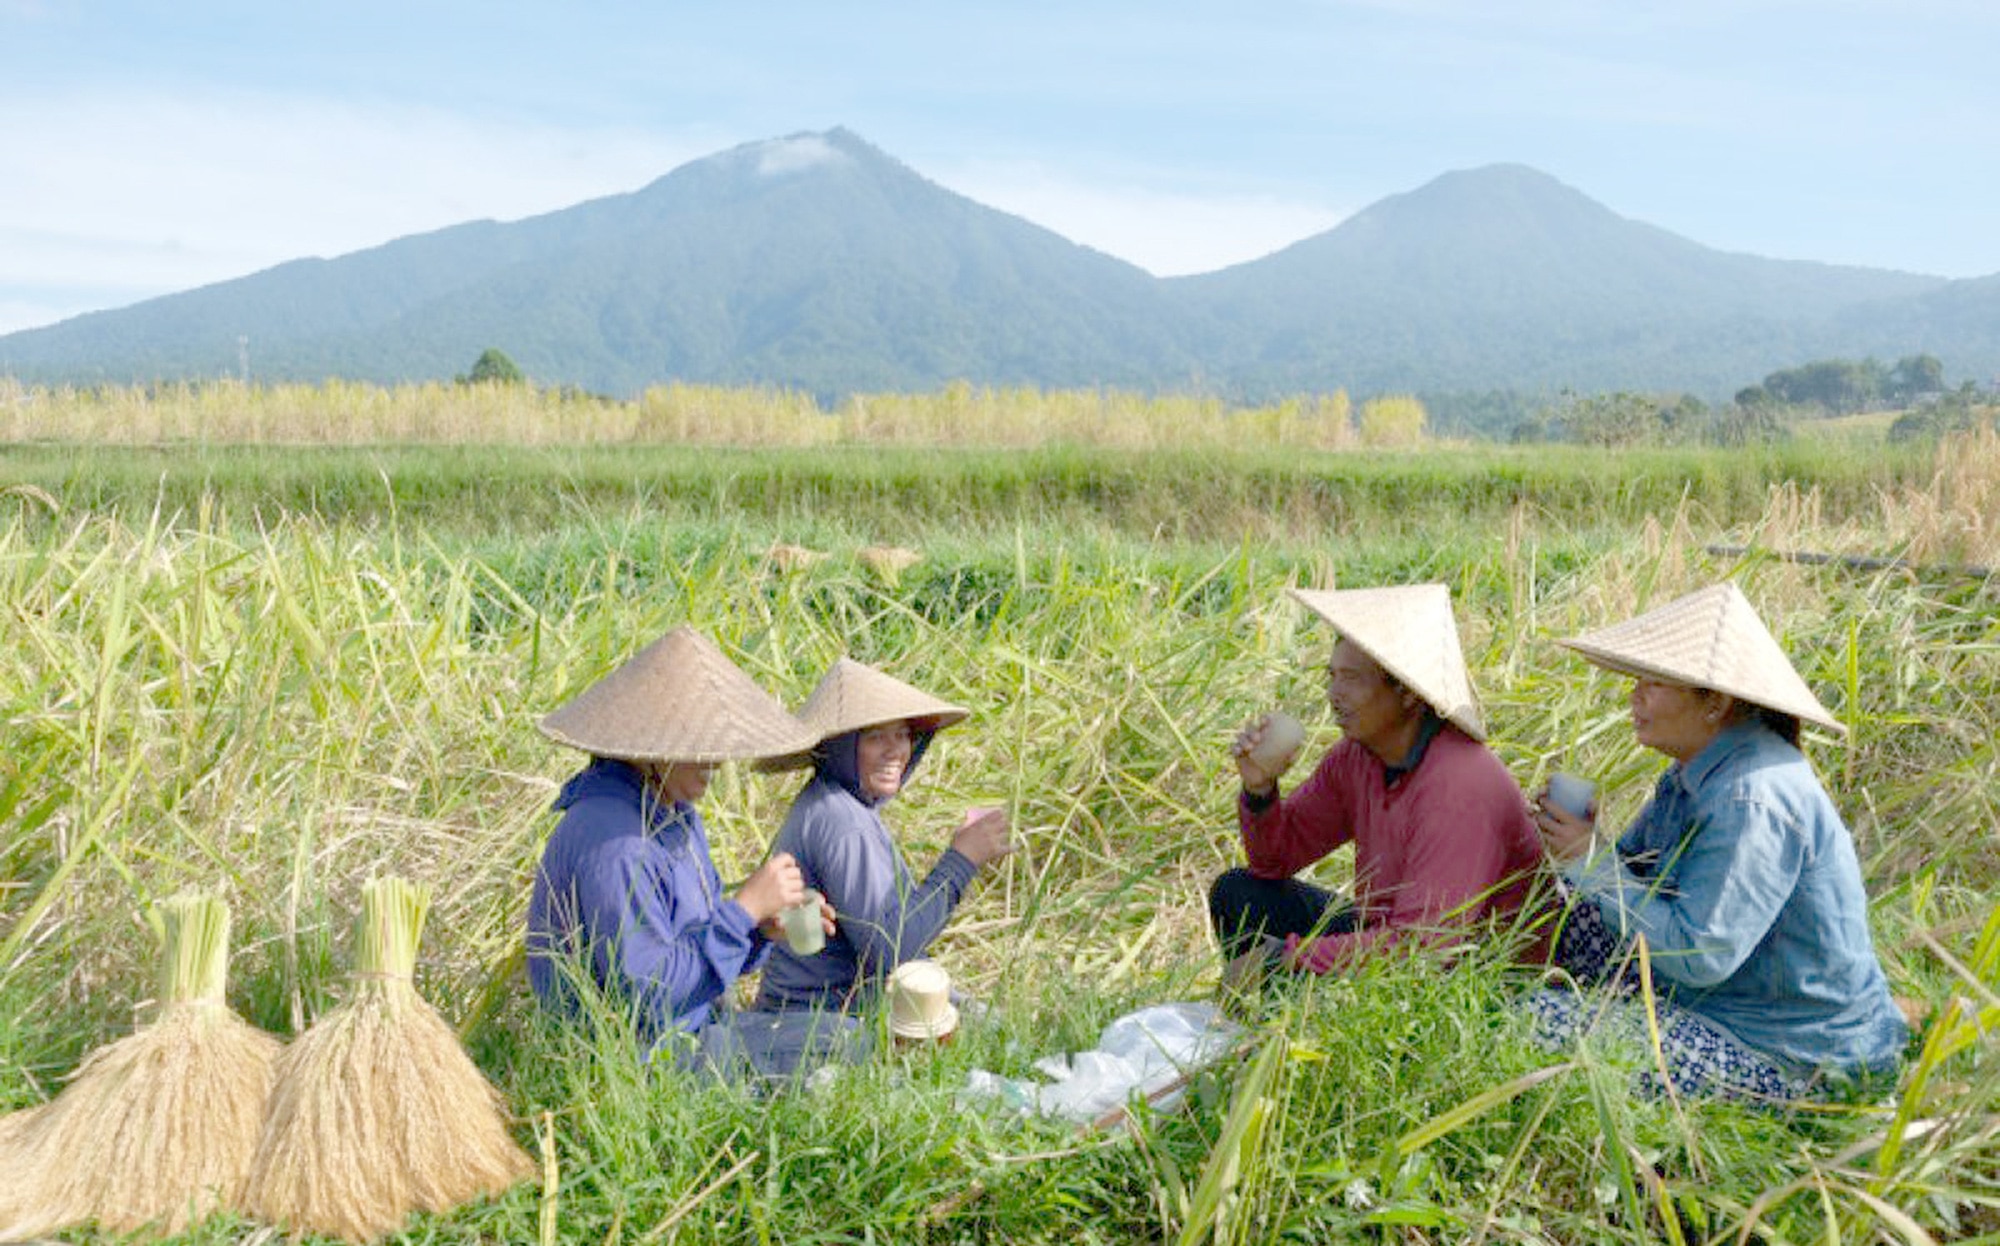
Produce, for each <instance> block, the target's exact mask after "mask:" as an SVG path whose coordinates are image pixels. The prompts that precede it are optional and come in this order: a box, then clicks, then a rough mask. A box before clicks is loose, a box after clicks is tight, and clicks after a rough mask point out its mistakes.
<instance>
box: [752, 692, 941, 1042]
mask: <svg viewBox="0 0 2000 1246" xmlns="http://www.w3.org/2000/svg"><path fill="white" fill-rule="evenodd" d="M933 734H935V733H933V732H918V733H917V735H916V737H915V738H914V739H913V740H912V741H911V747H910V761H909V764H908V765H906V766H905V767H903V779H904V781H905V782H908V781H909V777H910V775H911V774H912V773H913V772H915V770H916V768H917V763H918V762H919V761H921V760H922V759H923V755H924V752H925V750H926V749H927V748H929V747H930V742H931V737H932V735H933ZM860 742H861V735H860V733H859V732H849V733H847V734H846V735H840V736H835V737H834V738H833V739H831V740H828V741H827V742H826V743H825V744H824V745H823V746H822V747H821V749H820V751H819V753H818V754H817V756H816V759H815V762H814V772H813V778H812V781H811V782H810V783H808V784H806V786H805V790H804V791H801V792H800V793H799V794H798V797H797V798H796V799H795V800H793V801H792V808H791V812H790V813H789V814H787V815H786V817H785V824H784V826H783V827H782V828H781V829H780V830H779V831H778V839H777V842H776V843H774V844H772V845H771V851H773V852H789V853H791V854H792V855H793V856H794V857H796V858H797V859H798V863H799V869H800V871H801V872H802V873H803V874H804V875H805V881H806V886H808V887H813V888H816V889H818V891H819V892H820V894H821V895H823V896H825V897H826V898H827V901H828V902H829V903H830V904H832V905H833V909H834V912H835V914H836V915H837V920H836V928H835V931H834V934H833V935H832V937H830V938H828V939H827V941H826V948H825V949H824V950H823V951H821V952H820V953H819V954H818V955H817V956H794V955H792V953H791V951H790V949H788V948H786V947H784V946H783V945H779V946H777V947H774V948H773V949H772V951H771V960H770V964H769V966H768V967H767V968H766V969H765V970H764V980H763V984H762V987H761V989H760V990H759V992H758V995H757V1007H758V1008H760V1009H794V1008H815V1007H821V1008H829V1009H837V1008H841V1007H843V1006H845V1005H846V1004H847V1003H848V1002H849V1001H850V1000H851V999H854V998H855V997H856V996H858V995H861V994H864V993H865V992H868V991H872V990H873V989H874V988H875V987H876V986H877V985H879V984H880V983H881V982H882V981H883V980H884V979H885V978H887V977H888V976H889V973H890V971H891V970H893V969H895V967H896V966H897V965H899V964H901V963H902V962H904V961H906V960H913V959H915V958H917V957H919V956H922V955H923V954H924V949H925V948H927V947H929V946H930V942H931V940H932V939H934V938H936V937H937V935H938V932H939V931H940V930H943V929H944V924H945V922H946V921H948V920H950V918H951V913H952V910H953V909H954V908H956V907H957V906H958V902H959V900H960V898H961V897H963V896H964V894H965V891H966V889H967V888H968V887H970V886H971V885H972V876H973V874H974V872H975V871H976V869H977V867H976V866H974V865H973V864H972V862H971V860H970V859H969V858H967V857H966V856H965V855H964V854H963V853H961V852H959V851H958V850H957V849H955V848H947V849H945V852H944V855H943V856H940V857H939V858H938V861H937V864H936V865H935V866H933V867H932V868H931V872H930V874H929V875H928V876H927V877H926V878H925V879H924V881H923V882H922V883H921V884H919V883H916V882H915V881H914V878H913V876H912V875H911V873H910V867H909V866H908V865H907V864H906V863H905V862H904V860H903V854H902V853H901V852H899V851H897V849H896V844H895V841H894V840H892V839H891V838H890V837H889V828H888V827H886V826H884V825H883V824H882V816H881V814H880V812H879V810H880V808H881V806H882V805H883V804H884V803H886V802H887V800H888V798H887V797H871V796H869V795H867V794H866V793H865V792H864V791H863V790H862V787H861V777H860V776H861V771H860V764H859V755H860Z"/></svg>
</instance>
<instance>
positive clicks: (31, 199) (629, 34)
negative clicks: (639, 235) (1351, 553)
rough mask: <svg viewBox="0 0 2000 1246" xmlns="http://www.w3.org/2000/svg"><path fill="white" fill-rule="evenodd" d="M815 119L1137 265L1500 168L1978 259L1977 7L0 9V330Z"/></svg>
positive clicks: (1782, 249) (1997, 74)
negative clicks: (1509, 165)
mask: <svg viewBox="0 0 2000 1246" xmlns="http://www.w3.org/2000/svg"><path fill="white" fill-rule="evenodd" d="M836 125H845V126H847V127H849V128H850V129H852V130H854V131H856V132H857V133H859V134H860V135H862V136H863V137H864V138H866V139H868V140H869V141H871V142H873V143H875V144H876V145H877V146H879V147H881V148H883V149H884V150H885V151H887V152H888V153H889V154H890V155H892V156H895V157H896V158H898V159H900V160H902V161H903V162H904V163H906V164H908V165H910V166H911V167H913V168H914V169H916V170H917V171H918V172H919V173H921V174H923V175H925V176H926V177H929V178H931V179H932V180H934V181H937V182H940V183H942V184H943V185H945V186H948V187H950V188H952V189H953V190H957V191H959V192H961V193H964V194H967V195H970V196H971V197H973V198H975V199H978V200H980V201H981V202H983V203H986V204H989V205H991V206H993V207H997V208H1001V209H1003V210H1005V211H1010V212H1014V213H1017V214H1019V215H1021V216H1025V217H1027V218H1029V219H1030V220H1033V221H1035V222H1037V223H1039V224H1042V225H1045V226H1048V227H1049V228H1051V229H1054V230H1056V231H1057V232H1059V233H1061V234H1063V235H1065V236H1067V237H1069V238H1072V239H1074V240H1076V241H1078V242H1082V243H1085V244H1087V245H1090V246H1093V247H1096V248H1098V249H1099V250H1102V251H1106V252H1109V253H1111V254H1113V255H1117V256H1119V257H1121V258H1123V259H1127V260H1130V261H1132V262H1133V263H1136V264H1139V265H1140V266H1142V267H1144V268H1147V269H1149V270H1151V271H1153V272H1156V273H1160V274H1163V275H1164V274H1176V273H1186V272H1197V271H1204V270H1208V269H1213V268H1219V267H1223V266H1225V265H1228V264H1232V263H1238V262H1241V261H1243V260H1247V259H1253V258H1256V257H1257V256H1260V255H1265V254H1268V253H1270V252H1272V251H1274V250H1277V249H1279V248H1280V247H1282V246H1284V245H1286V244H1288V243H1291V242H1294V241H1297V240H1298V239H1300V238H1303V237H1306V236H1308V235H1311V234H1314V233H1317V232H1320V231H1321V230H1325V229H1328V228H1331V227H1333V226H1334V225H1336V224H1338V223H1339V222H1340V221H1341V220H1342V219H1343V218H1345V217H1346V216H1348V215H1349V214H1351V213H1353V212H1355V211H1357V210H1359V209H1360V208H1363V207H1365V206H1367V205H1368V204H1369V203H1372V202H1374V201H1375V200H1377V199H1380V198H1382V197H1384V196H1387V195H1391V194H1396V193H1399V192H1402V191H1406V190H1410V189H1413V188H1415V187H1417V186H1419V185H1421V184H1423V183H1424V182H1426V181H1428V180H1430V179H1431V178H1433V177H1435V176H1437V175H1438V174H1440V173H1444V172H1447V171H1449V170H1452V169H1462V168H1471V167H1476V166H1479V165H1485V164H1492V163H1497V162H1518V163H1523V164H1529V165H1533V166H1534V167H1536V168H1539V169H1541V170H1543V171H1544V172H1547V173H1550V174H1553V175H1554V176H1556V177H1557V178H1560V179H1561V180H1562V181H1564V182H1567V183H1568V184H1570V185H1571V186H1574V187H1576V188H1577V189H1578V190H1581V191H1583V192H1584V193H1585V194H1587V195H1590V196H1591V197H1592V198H1594V199H1596V200H1598V201H1599V202H1601V203H1603V204H1605V205H1606V206H1608V207H1610V208H1611V209H1613V210H1614V211H1617V212H1619V213H1621V214H1623V215H1626V216H1629V217H1634V218H1636V219H1639V220H1643V221H1647V222H1649V223H1651V224H1654V225H1658V226H1660V227H1662V228H1665V229H1668V230H1671V231H1673V232H1675V233H1678V234H1681V235H1683V236H1686V237H1688V238H1692V239H1694V240H1695V241H1697V242H1701V243H1704V244H1706V245H1709V246H1713V247H1718V248H1721V249H1724V250H1730V251H1747V252H1753V253H1756V254H1760V255H1770V256H1777V257H1782V258H1788V259H1809V260H1820V261H1824V262H1828V263H1845V264H1864V265H1870V266H1875V267H1885V268H1899V269H1905V270H1910V271H1916V272H1927V273H1935V274H1939V275H1943V276H1950V277H1971V276H1981V275H1986V274H1990V273H1996V272H2000V157H1996V153H2000V4H1994V3H1992V2H1991V0H1902V2H1900V3H1894V4H1891V3H1881V2H1876V0H1866V2H1863V0H1821V2H1820V3H1811V4H1807V3H1778V2H1775V0H1733V2H1723V0H1677V2H1666V3H1653V2H1649V0H1607V2H1605V3H1574V2H1571V0H1539V2H1537V3H1532V4H1517V3H1510V2H1508V0H1372V2H1363V3H1351V2H1345V0H1324V2H1319V3H1311V2H1307V0H1270V2H1265V3H1260V2H1259V0H1233V2H1230V3H1191V2H1176V0H1151V2H1148V3H1137V2H1129V0H1119V2H1116V3H1098V4H1092V3H1088V2H1087V0H1072V2H1070V3H1062V4H1055V3H1041V2H1039V0H1032V2H1028V3H1012V4H984V5H969V4H959V3H946V2H938V3H930V4H917V3H905V4H880V3H865V2H852V0H844V2H839V3H825V2H819V3H775V4H774V3H754V2H751V0H743V2H740V3H736V4H724V3H716V2H713V0H703V2H700V3H683V4H673V3H663V2H654V3H599V4H585V3H572V4H565V5H556V4H526V3H505V2H493V0H489V2H487V3H481V4H463V3H456V2H450V0H447V2H442V3H424V2H423V0H414V2H408V3H403V4H382V3H377V2H376V0H348V2H347V3H343V4H340V5H328V4H317V3H310V2H300V3H285V2H283V0H260V2H259V3H255V4H250V3H243V4H238V3H204V2H203V0H186V2H184V3H182V4H179V5H162V4H140V3H84V2H79V3H71V2H66V0H0V332H7V331H11V330H14V329H20V328H26V327H30V326H33V325H38V324H46V323H51V322H54V321H56V320H59V319H62V318H64V317H67V316H71V315H75V314H78V313H80V312H84V311H90V310H96V309H101V308H107V307H120V306H125V305H128V304H130V303H133V302H136V301H138V300H140V299H144V298H148V297H152V296H154V295H158V294H164V293H170V292H172V291H176V290H184V289H190V288H193V287H195V286H199V285H205V284H208V283H210V282H213V281H220V280H224V279H226V278H229V277H235V276H241V275H243V274H245V273H249V272H254V271H256V270H258V269H261V268H266V267H269V266H270V265H272V264H276V263H281V262H283V261H285V260H288V259H295V258H299V257H301V256H308V255H319V256H333V255H339V254H344V253H346V252H349V251H354V250H358V249H361V248H363V247H368V246H372V245H375V244H377V243H381V242H385V241H388V240H389V239H391V238H395V237H399V236H402V235H404V234H409V233H415V232H419V231H423V230H428V229H435V228H439V227H441V226H445V225H449V224H454V223H457V222H459V221H463V220H469V219H474V218H482V217H489V218H494V219H498V220H514V219H519V218H521V217H524V216H531V215H534V214H536V213H540V212H546V211H551V210H554V209H557V208H562V207H567V206H569V205H571V204H573V203H577V202H580V201H582V200H584V199H588V198H593V197H596V196H599V195H604V194H612V193H618V192H623V191H628V190H634V189H637V188H638V187H640V186H643V185H645V184H646V183H648V182H650V181H652V180H653V179H654V178H656V177H658V176H660V175H661V174H664V173H666V172H667V171H668V170H670V169H672V168H673V167H675V166H676V165H679V164H682V163H684V162H686V161H688V160H692V159H697V158H699V157H701V156H704V155H708V154H712V153H714V152H716V151H719V150H722V149H724V148H727V147H731V146H734V145H736V144H738V143H743V142H750V141H754V140H758V139H764V138H771V137H776V136H779V135H784V134H791V133H795V132H799V131H805V130H825V129H828V128H831V127H833V126H836Z"/></svg>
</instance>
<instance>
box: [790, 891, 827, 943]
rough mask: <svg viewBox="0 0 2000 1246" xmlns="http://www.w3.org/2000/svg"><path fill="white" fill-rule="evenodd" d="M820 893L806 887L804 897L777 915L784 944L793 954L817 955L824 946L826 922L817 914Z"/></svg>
mask: <svg viewBox="0 0 2000 1246" xmlns="http://www.w3.org/2000/svg"><path fill="white" fill-rule="evenodd" d="M819 905H820V894H819V892H817V891H814V890H812V889H811V888H807V890H806V898H805V899H804V900H802V901H801V902H799V903H797V904H794V905H793V906H792V907H790V908H788V909H786V910H785V911H784V912H783V913H782V914H780V915H779V918H778V920H779V921H780V922H781V923H782V924H783V925H784V929H785V946H786V947H788V948H790V949H791V951H792V955H794V956H817V955H819V954H820V952H821V951H822V950H823V949H824V948H825V947H826V924H825V923H824V922H822V921H821V920H820V916H819Z"/></svg>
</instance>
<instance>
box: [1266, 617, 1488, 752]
mask: <svg viewBox="0 0 2000 1246" xmlns="http://www.w3.org/2000/svg"><path fill="white" fill-rule="evenodd" d="M1290 591H1291V594H1292V596H1293V597H1296V598H1297V599H1298V600H1299V602H1300V604H1302V605H1304V606H1305V607H1306V608H1307V609H1308V610H1311V611H1312V612H1313V613H1314V614H1317V615H1318V616H1319V617H1320V618H1322V619H1325V620H1326V621H1327V622H1328V623H1331V624H1333V627H1334V630H1336V631H1338V632H1339V633H1340V634H1341V636H1342V637H1344V638H1346V639H1348V640H1351V641H1353V642H1354V643H1355V644H1356V645H1358V646H1360V648H1361V650H1362V652H1364V653H1366V654H1367V655H1368V656H1369V657H1371V658H1373V659H1375V661H1376V663H1377V664H1378V665H1379V666H1381V668H1382V669H1383V670H1385V671H1387V672H1389V673H1390V674H1391V675H1393V676H1395V677H1396V680H1397V682H1398V683H1400V684H1402V685H1403V686H1404V687H1405V688H1408V689H1409V690H1410V691H1411V692H1414V693H1416V694H1417V695H1418V696H1420V697H1422V698H1423V699H1424V701H1425V703H1426V704H1428V705H1429V706H1430V707H1431V708H1432V709H1434V710H1436V711H1437V712H1438V713H1439V714H1440V715H1442V716H1443V717H1445V718H1446V719H1448V720H1450V722H1451V723H1452V725H1453V726H1456V727H1457V728H1458V729H1459V730H1460V731H1463V732H1464V733H1465V734H1467V735H1469V736H1471V737H1472V738H1473V739H1475V740H1484V739H1485V738H1486V722H1485V720H1484V719H1483V718H1481V717H1480V714H1479V702H1478V701H1477V700H1476V699H1474V697H1473V695H1472V676H1471V675H1470V674H1469V673H1468V672H1467V671H1466V669H1465V654H1464V653H1463V652H1461V651H1460V649H1459V647H1458V624H1457V623H1456V622H1454V621H1453V619H1452V617H1451V590H1450V589H1449V588H1447V587H1445V586H1444V585H1442V584H1411V585H1405V586H1398V587H1395V588H1344V589H1317V588H1295V589H1292V590H1290Z"/></svg>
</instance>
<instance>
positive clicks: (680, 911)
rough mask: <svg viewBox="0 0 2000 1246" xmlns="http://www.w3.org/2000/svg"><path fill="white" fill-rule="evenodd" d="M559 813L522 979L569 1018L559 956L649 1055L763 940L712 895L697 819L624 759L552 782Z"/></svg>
mask: <svg viewBox="0 0 2000 1246" xmlns="http://www.w3.org/2000/svg"><path fill="white" fill-rule="evenodd" d="M555 808H556V809H557V810H558V811H559V812H561V813H562V815H563V816H562V821H561V822H559V823H557V824H556V829H555V832H554V833H553V834H552V835H550V836H549V843H548V847H547V848H546V849H544V850H543V852H542V864H541V868H540V869H539V870H538V871H536V874H535V889H534V894H533V895H532V896H531V897H530V899H529V901H528V980H529V983H530V985H532V986H533V987H534V990H535V995H536V997H537V998H538V999H540V1000H541V1001H542V1003H543V1004H545V1005H547V1006H549V1007H551V1008H553V1009H555V1010H556V1011H558V1012H562V1013H565V1014H572V1015H573V1014H574V1013H575V1011H576V1007H577V1000H576V997H575V994H574V991H573V990H572V983H571V981H570V980H569V979H568V978H566V977H565V976H564V975H565V968H566V967H565V966H564V965H563V964H562V961H563V960H564V959H573V961H574V963H576V964H578V965H582V964H586V963H587V964H588V966H589V971H590V976H591V980H592V981H594V982H595V983H596V984H597V986H598V987H599V988H600V989H602V990H604V991H605V992H607V993H608V994H611V995H612V996H614V997H616V998H617V999H619V1000H621V1001H624V1002H626V1003H628V1004H629V1005H631V1006H632V1007H633V1009H634V1011H635V1013H636V1020H637V1024H638V1028H639V1037H640V1039H641V1041H642V1043H643V1044H644V1045H645V1046H646V1047H648V1048H650V1047H651V1046H652V1045H653V1044H654V1043H655V1042H656V1041H657V1040H658V1039H659V1038H660V1036H661V1035H663V1034H665V1033H666V1032H668V1031H669V1030H674V1029H679V1030H684V1031H687V1032H689V1033H694V1032H696V1031H699V1030H700V1029H701V1028H702V1026H704V1025H706V1024H707V1023H708V1021H709V1018H710V1015H711V1012H712V1010H713V1007H714V1003H715V1001H716V1000H717V999H718V998H719V997H720V996H721V995H722V994H723V992H725V991H727V990H728V989H729V987H730V984H731V983H733V982H735V981H736V979H737V978H739V977H741V976H742V975H743V974H745V973H748V972H750V971H751V970H753V969H755V968H757V966H758V965H759V964H760V963H761V962H762V960H763V957H764V954H765V951H766V950H767V949H768V948H769V947H770V944H769V942H768V941H767V940H766V939H765V938H764V936H763V935H762V934H761V933H759V932H758V930H757V929H756V924H755V923H754V922H752V921H751V920H750V914H749V912H748V911H746V910H745V909H744V908H743V906H742V905H740V904H738V903H737V902H736V901H735V900H732V899H729V898H727V897H725V896H724V895H723V894H722V880H721V878H720V877H719V876H718V875H717V874H716V872H715V864H714V862H713V861H712V860H711V859H710V857H709V852H708V836H707V834H706V832H704V831H703V829H702V825H701V815H700V814H698V813H696V812H695V809H694V806H692V805H690V804H687V803H686V802H684V801H683V802H675V803H673V804H667V803H664V802H662V801H660V800H659V799H658V798H657V797H656V796H655V795H654V794H653V792H652V791H651V789H649V788H648V787H647V786H646V783H645V780H644V779H643V778H642V776H641V775H640V773H639V771H638V769H637V768H636V767H634V766H632V765H630V764H628V763H626V762H622V761H610V760H606V759H603V758H595V759H593V760H592V761H591V763H590V764H589V765H588V766H586V767H584V768H583V769H582V770H581V771H579V772H578V773H577V774H576V775H575V776H574V777H572V778H571V779H570V781H569V782H568V783H567V784H565V785H564V786H563V789H562V793H561V794H560V795H558V796H557V797H556V802H555Z"/></svg>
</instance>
